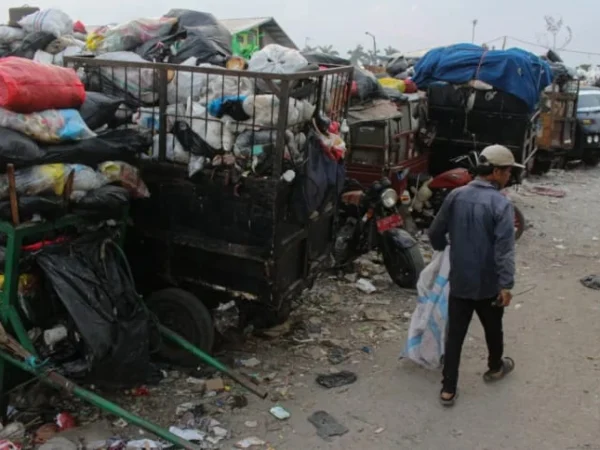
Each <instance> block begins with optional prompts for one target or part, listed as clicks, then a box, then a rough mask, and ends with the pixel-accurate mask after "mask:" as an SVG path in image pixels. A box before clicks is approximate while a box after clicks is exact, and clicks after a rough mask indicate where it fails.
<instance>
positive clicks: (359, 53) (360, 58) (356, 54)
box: [348, 44, 369, 65]
mask: <svg viewBox="0 0 600 450" xmlns="http://www.w3.org/2000/svg"><path fill="white" fill-rule="evenodd" d="M348 56H349V57H350V58H349V59H350V62H351V63H352V64H353V65H356V64H358V63H359V62H365V61H368V60H369V55H368V54H367V53H366V52H365V48H364V47H363V46H362V45H360V44H359V45H357V46H356V48H355V49H354V50H348Z"/></svg>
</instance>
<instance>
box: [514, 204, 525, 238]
mask: <svg viewBox="0 0 600 450" xmlns="http://www.w3.org/2000/svg"><path fill="white" fill-rule="evenodd" d="M514 210H515V240H517V239H519V238H520V237H521V235H522V234H523V232H524V231H525V225H526V224H525V216H524V215H523V213H522V212H521V210H520V209H519V208H518V207H516V206H514Z"/></svg>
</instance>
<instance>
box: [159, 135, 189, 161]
mask: <svg viewBox="0 0 600 450" xmlns="http://www.w3.org/2000/svg"><path fill="white" fill-rule="evenodd" d="M159 140H160V136H159V135H158V134H156V135H154V138H153V142H152V158H153V159H158V154H159V148H160V147H159ZM166 150H167V151H166V155H165V156H166V158H167V161H172V162H176V163H181V164H187V163H189V162H190V153H189V152H186V151H185V148H183V145H181V143H180V142H179V140H178V139H177V138H176V137H175V135H174V134H171V133H167V149H166Z"/></svg>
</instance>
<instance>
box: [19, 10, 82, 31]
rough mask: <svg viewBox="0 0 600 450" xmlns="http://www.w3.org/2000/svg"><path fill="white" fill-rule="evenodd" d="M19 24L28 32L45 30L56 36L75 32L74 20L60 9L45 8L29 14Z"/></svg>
mask: <svg viewBox="0 0 600 450" xmlns="http://www.w3.org/2000/svg"><path fill="white" fill-rule="evenodd" d="M19 25H20V26H21V28H23V29H24V30H25V31H26V32H27V33H34V32H36V31H44V32H46V33H51V34H53V35H54V36H56V37H61V36H63V35H65V34H73V20H72V19H71V18H70V17H69V15H68V14H67V13H65V12H63V11H61V10H60V9H43V10H41V11H38V12H35V13H33V14H29V15H28V16H25V17H23V18H22V19H21V20H20V21H19Z"/></svg>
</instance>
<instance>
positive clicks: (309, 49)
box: [302, 45, 317, 53]
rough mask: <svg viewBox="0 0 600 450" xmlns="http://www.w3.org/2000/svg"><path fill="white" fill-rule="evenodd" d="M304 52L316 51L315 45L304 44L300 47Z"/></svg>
mask: <svg viewBox="0 0 600 450" xmlns="http://www.w3.org/2000/svg"><path fill="white" fill-rule="evenodd" d="M302 51H303V52H304V53H312V52H316V51H317V47H311V46H310V45H305V46H304V48H303V49H302Z"/></svg>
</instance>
